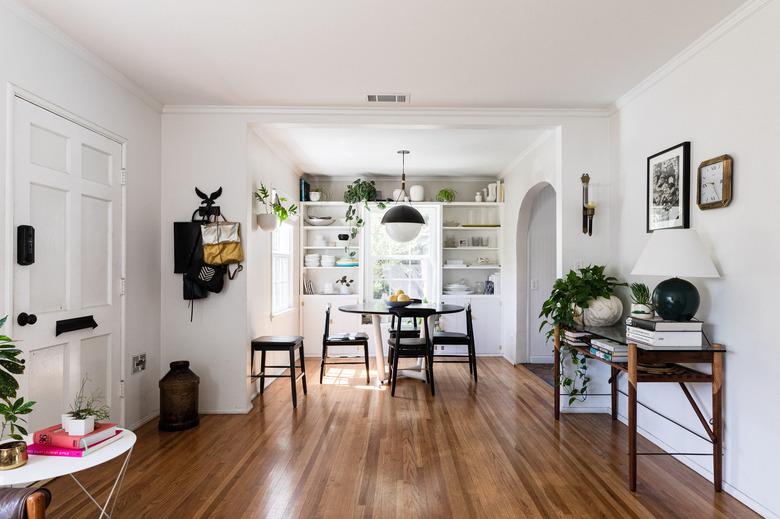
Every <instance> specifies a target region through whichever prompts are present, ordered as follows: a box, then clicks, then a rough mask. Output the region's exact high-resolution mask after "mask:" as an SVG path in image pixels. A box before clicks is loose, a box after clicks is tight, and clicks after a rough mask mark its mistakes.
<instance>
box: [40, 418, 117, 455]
mask: <svg viewBox="0 0 780 519" xmlns="http://www.w3.org/2000/svg"><path fill="white" fill-rule="evenodd" d="M122 432H123V430H122V429H120V428H119V427H117V424H115V423H98V424H95V430H94V431H92V432H91V433H89V434H85V435H84V436H71V435H69V434H68V433H67V432H66V431H65V429H63V428H62V425H53V426H51V427H47V428H45V429H41V430H40V431H36V432H35V434H33V441H32V443H31V444H30V445H28V446H27V453H28V454H36V455H39V456H64V457H69V458H81V457H83V456H86V455H88V454H90V453H92V452H94V451H96V450H99V449H102V448H103V447H105V446H107V445H110V444H112V443H114V442H115V441H117V440H119V439H120V438H121V437H122Z"/></svg>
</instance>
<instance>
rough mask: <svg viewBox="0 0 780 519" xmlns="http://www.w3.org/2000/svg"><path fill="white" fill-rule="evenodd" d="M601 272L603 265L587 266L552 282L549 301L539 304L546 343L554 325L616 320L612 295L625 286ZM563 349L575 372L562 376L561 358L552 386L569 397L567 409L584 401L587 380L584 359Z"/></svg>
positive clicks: (620, 308)
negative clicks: (558, 374)
mask: <svg viewBox="0 0 780 519" xmlns="http://www.w3.org/2000/svg"><path fill="white" fill-rule="evenodd" d="M605 268H606V267H605V266H603V265H591V266H588V267H584V268H581V269H579V270H578V271H574V270H571V271H569V273H568V274H567V275H566V276H565V277H562V278H559V279H557V280H556V281H555V284H553V289H552V292H551V293H550V297H549V298H548V299H547V300H546V301H545V302H544V303H543V304H542V310H541V312H540V314H539V317H540V318H542V323H541V325H540V326H539V330H543V329H544V328H545V327H547V328H548V331H547V337H548V339H549V338H550V337H551V336H552V334H553V326H555V325H558V326H560V327H561V328H571V327H574V326H576V325H582V324H585V325H588V326H611V325H613V324H615V323H616V322H617V321H619V320H620V316H621V314H622V313H623V304H622V303H621V302H620V299H618V298H617V297H616V296H615V295H614V294H613V292H614V291H615V287H617V286H625V283H619V282H618V280H617V278H615V277H612V276H605V275H604V270H605ZM564 346H565V345H564ZM567 349H568V352H569V358H570V362H571V364H572V366H573V367H574V370H575V373H574V377H573V378H572V377H569V376H566V375H565V374H564V370H563V362H564V356H563V355H561V370H560V373H561V379H560V380H558V381H556V383H558V384H560V385H561V387H562V388H563V389H564V391H565V392H566V393H567V394H568V395H569V405H571V404H572V403H573V402H574V401H575V400H577V399H578V398H579V399H580V400H583V401H584V400H585V398H586V397H587V393H588V383H589V382H590V377H588V374H587V370H588V366H587V363H586V361H585V356H584V355H583V356H581V355H580V354H579V353H578V352H577V350H576V349H574V348H567ZM577 381H579V385H578V384H577Z"/></svg>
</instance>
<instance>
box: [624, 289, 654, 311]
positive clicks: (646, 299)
mask: <svg viewBox="0 0 780 519" xmlns="http://www.w3.org/2000/svg"><path fill="white" fill-rule="evenodd" d="M629 288H630V289H631V317H638V318H640V319H651V318H652V317H653V306H652V304H651V303H650V289H649V288H647V285H645V284H644V283H631V284H630V285H629Z"/></svg>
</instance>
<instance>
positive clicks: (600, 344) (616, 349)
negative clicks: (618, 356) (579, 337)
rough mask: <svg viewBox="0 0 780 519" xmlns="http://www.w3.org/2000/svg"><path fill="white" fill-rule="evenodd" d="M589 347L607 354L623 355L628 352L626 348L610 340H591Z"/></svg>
mask: <svg viewBox="0 0 780 519" xmlns="http://www.w3.org/2000/svg"><path fill="white" fill-rule="evenodd" d="M590 345H591V346H595V347H596V348H598V349H600V350H601V351H604V352H607V353H623V352H627V351H628V346H627V345H625V344H620V343H619V342H615V341H612V340H610V339H591V340H590Z"/></svg>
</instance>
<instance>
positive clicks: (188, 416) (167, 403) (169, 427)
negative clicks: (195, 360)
mask: <svg viewBox="0 0 780 519" xmlns="http://www.w3.org/2000/svg"><path fill="white" fill-rule="evenodd" d="M199 384H200V377H198V376H197V375H196V374H195V373H193V372H192V371H190V362H189V361H187V360H177V361H174V362H171V370H170V371H169V372H168V373H167V374H166V375H165V376H164V377H163V378H162V380H160V423H159V429H160V430H161V431H183V430H185V429H190V428H192V427H195V426H196V425H198V422H199V419H198V385H199Z"/></svg>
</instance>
